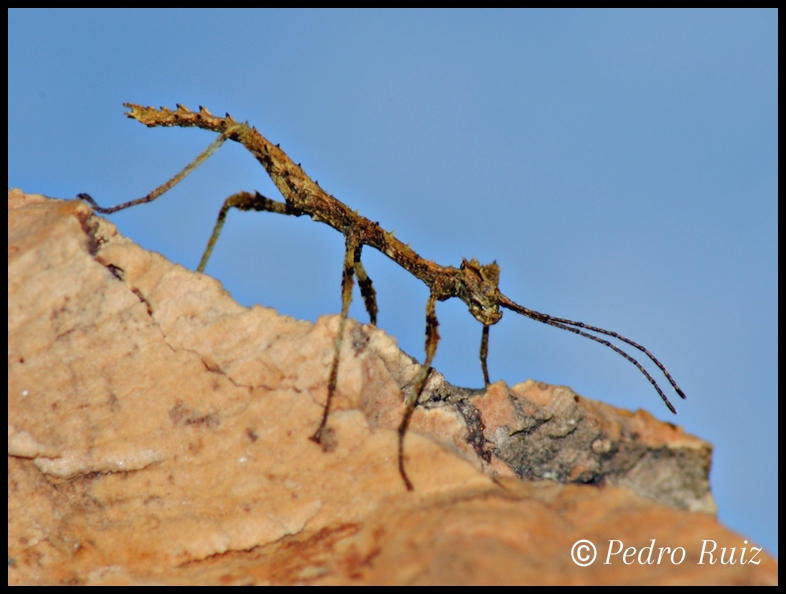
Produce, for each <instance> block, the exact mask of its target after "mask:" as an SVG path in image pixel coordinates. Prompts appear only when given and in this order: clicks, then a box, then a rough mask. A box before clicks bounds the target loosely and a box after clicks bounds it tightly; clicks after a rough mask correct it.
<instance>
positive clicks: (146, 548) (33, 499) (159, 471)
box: [8, 191, 777, 584]
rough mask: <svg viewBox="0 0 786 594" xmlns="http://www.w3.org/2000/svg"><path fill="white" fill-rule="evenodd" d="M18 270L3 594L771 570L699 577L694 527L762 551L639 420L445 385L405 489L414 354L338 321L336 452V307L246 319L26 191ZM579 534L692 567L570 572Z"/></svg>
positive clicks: (674, 436) (687, 456)
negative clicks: (310, 315)
mask: <svg viewBox="0 0 786 594" xmlns="http://www.w3.org/2000/svg"><path fill="white" fill-rule="evenodd" d="M8 267H9V268H8V295H9V301H8V332H9V334H8V336H9V339H8V373H9V376H8V377H9V379H8V454H9V458H8V477H9V478H8V519H9V533H8V538H9V540H8V555H9V578H8V579H9V584H35V583H47V584H69V583H73V584H99V583H102V584H110V583H117V584H121V583H135V584H139V583H171V584H176V583H177V584H186V583H188V584H195V583H200V584H206V583H211V584H243V583H286V584H290V583H478V584H480V583H631V582H639V583H774V582H776V581H777V564H776V563H775V562H774V561H773V560H772V559H770V558H765V557H764V555H763V554H760V555H759V557H758V558H759V559H761V560H762V561H761V563H760V564H759V565H741V564H739V563H737V564H734V565H724V566H722V567H721V566H720V564H716V565H714V566H711V565H708V564H705V565H697V564H696V561H697V559H699V556H698V555H699V553H700V551H701V546H702V543H701V540H702V539H714V540H715V541H716V542H717V547H718V551H719V550H720V548H721V547H723V546H726V547H737V550H738V554H739V549H740V547H742V546H748V547H750V546H753V545H752V544H747V545H744V544H742V541H743V539H742V538H741V537H739V536H737V535H734V534H733V533H730V532H729V531H728V530H726V529H725V528H723V527H722V526H720V525H719V524H718V523H717V521H716V520H715V518H714V517H713V516H712V515H710V514H707V513H696V510H702V511H705V512H706V511H712V509H714V508H713V504H712V499H711V495H710V494H709V489H708V483H707V481H706V473H707V471H708V468H709V458H710V453H711V449H710V447H709V445H708V444H706V443H705V442H702V441H701V440H698V439H697V438H694V437H691V436H687V435H685V434H684V433H683V432H682V430H681V429H679V428H677V427H673V426H671V425H666V424H662V423H658V422H657V421H655V420H654V419H652V418H651V417H649V415H647V414H646V413H642V412H641V411H639V412H637V413H628V412H626V411H620V410H617V409H613V408H612V407H609V406H607V405H603V404H601V403H596V402H593V401H589V400H587V399H584V398H581V397H579V396H576V395H575V394H573V393H572V392H570V391H569V390H568V389H567V388H560V387H554V386H546V385H542V384H536V383H534V382H527V383H525V384H522V385H519V386H514V387H513V388H510V389H508V388H507V387H506V386H505V385H504V384H503V383H501V382H499V383H497V384H494V385H493V386H491V387H490V388H489V390H488V391H471V390H466V389H463V388H458V387H455V386H451V385H450V384H448V383H447V382H445V381H444V378H442V376H441V375H440V374H438V373H432V375H431V377H430V379H429V384H428V389H427V390H426V391H425V392H424V395H423V398H422V404H421V406H420V407H418V409H417V410H416V412H415V414H414V415H413V419H412V425H411V427H412V429H411V431H410V433H409V434H408V435H407V439H406V448H405V451H406V463H407V470H408V473H409V475H410V478H411V479H412V481H413V483H414V485H415V487H416V490H415V492H413V493H409V492H407V491H406V490H405V488H404V485H403V482H402V480H401V477H400V476H399V474H398V470H397V459H396V451H397V441H396V433H395V427H396V426H397V425H398V422H399V419H400V416H401V414H402V411H403V396H402V392H406V391H407V390H408V389H410V387H411V383H412V380H413V378H414V377H415V375H416V373H417V371H418V369H419V366H418V364H417V362H416V361H413V359H411V358H410V357H408V356H407V355H405V354H404V353H402V352H401V351H400V350H399V349H398V347H397V345H396V343H395V340H393V339H392V338H390V337H389V336H387V335H385V334H384V333H383V332H381V331H379V330H377V329H375V328H373V327H369V326H364V325H361V324H358V323H356V322H354V321H351V320H350V322H349V323H348V326H347V332H348V336H349V340H347V341H345V343H344V344H345V347H344V349H343V350H342V354H341V363H340V368H339V381H338V389H337V394H336V400H335V404H334V407H333V412H332V413H331V415H330V420H329V428H330V437H331V439H330V440H329V444H328V445H329V447H327V448H323V447H321V446H319V445H317V444H315V443H314V442H312V441H310V440H309V439H308V437H309V436H310V435H312V434H313V432H314V431H315V429H316V427H317V426H318V424H319V420H320V417H321V414H322V407H323V405H324V402H325V396H326V382H327V377H328V374H329V367H330V363H331V360H332V356H333V341H334V336H335V332H336V330H337V328H338V318H337V317H336V316H325V317H323V318H320V319H319V320H318V321H317V323H316V324H311V323H308V322H302V321H297V320H294V319H292V318H289V317H286V316H279V315H278V314H277V313H276V312H275V311H273V310H271V309H268V308H264V307H259V306H256V307H253V308H250V309H249V308H244V307H242V306H240V305H238V304H237V303H235V302H234V301H233V300H232V298H231V297H230V296H229V294H228V293H226V291H224V290H223V289H222V287H221V285H220V283H218V282H217V281H216V280H214V279H212V278H210V277H208V276H204V275H201V274H196V273H192V272H189V271H187V270H185V269H183V268H181V267H179V266H176V265H173V264H171V263H170V262H168V261H167V260H165V259H164V258H163V257H161V256H160V255H158V254H155V253H151V252H147V251H145V250H143V249H142V248H140V247H139V246H137V245H136V244H134V243H133V242H132V241H130V240H128V239H126V238H123V237H122V236H121V235H120V234H119V233H118V232H117V230H116V229H115V227H114V226H113V225H112V224H111V223H109V222H107V221H105V220H104V219H101V218H99V217H96V216H94V215H93V213H92V211H91V210H90V209H89V208H88V207H87V206H85V205H84V204H81V203H79V202H73V201H54V200H49V199H46V198H44V197H43V196H36V195H24V194H22V193H21V192H19V191H9V216H8ZM516 475H519V476H522V477H524V478H528V479H543V478H549V479H552V480H551V481H547V482H543V481H540V482H523V481H521V480H519V479H517V478H514V477H515V476H516ZM554 481H561V482H563V483H570V482H573V483H591V485H584V484H573V485H562V484H558V483H557V482H554ZM614 485H625V487H617V486H614ZM628 487H631V488H633V489H635V491H636V492H638V493H639V494H637V493H636V492H634V491H633V490H631V489H630V488H628ZM640 495H644V496H645V497H647V499H644V498H642V497H641V496H640ZM664 503H665V504H668V505H663V504H664ZM689 510H693V511H689ZM579 538H588V539H591V540H592V539H594V540H595V542H596V543H598V545H599V548H602V546H603V543H604V542H606V541H608V540H609V539H614V538H616V539H621V540H622V541H624V543H625V545H626V546H636V547H642V546H646V545H648V544H649V542H650V540H651V539H653V538H655V539H657V545H656V546H661V545H662V546H671V547H672V548H673V547H675V546H684V547H685V548H686V550H687V557H686V560H685V561H684V562H683V563H682V564H681V565H678V566H672V565H671V564H667V565H664V564H663V563H661V564H660V565H642V566H639V565H625V564H624V563H623V562H622V560H621V556H618V557H616V559H619V560H618V561H615V562H613V563H612V564H611V565H603V564H602V563H601V562H599V561H596V563H595V564H594V565H593V566H591V567H588V568H580V567H578V566H576V565H575V564H573V563H572V562H571V561H570V549H571V546H572V544H573V542H575V540H577V539H579ZM716 555H717V553H716Z"/></svg>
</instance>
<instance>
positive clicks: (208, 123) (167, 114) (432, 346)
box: [78, 103, 685, 490]
mask: <svg viewBox="0 0 786 594" xmlns="http://www.w3.org/2000/svg"><path fill="white" fill-rule="evenodd" d="M125 106H126V107H128V108H130V110H131V111H130V112H127V114H126V115H128V117H130V118H133V119H136V120H137V121H139V122H141V123H143V124H145V125H146V126H148V127H151V128H152V127H155V126H164V127H168V126H180V127H183V128H190V127H197V128H202V129H204V130H210V131H213V132H218V133H219V136H218V138H216V140H214V141H213V142H212V143H211V144H210V146H208V148H207V149H205V150H204V151H203V152H202V153H201V154H200V155H199V156H197V158H196V159H194V160H193V161H192V162H191V163H190V164H189V165H187V166H186V167H185V169H183V170H182V171H181V172H180V173H178V174H177V175H176V176H174V177H173V178H172V179H170V180H169V181H167V182H166V183H164V184H163V185H161V186H159V187H158V188H156V189H155V190H153V191H152V192H151V193H150V194H148V195H147V196H144V197H142V198H138V199H136V200H131V201H129V202H124V203H123V204H119V205H117V206H113V207H110V208H102V207H100V206H98V204H96V202H95V200H93V198H91V197H90V196H89V195H87V194H79V196H78V198H80V199H82V200H85V201H87V202H89V203H90V204H91V205H92V206H93V208H94V209H95V210H96V211H97V212H100V213H105V214H111V213H113V212H117V211H119V210H122V209H124V208H128V207H130V206H135V205H137V204H143V203H145V202H151V201H152V200H155V199H156V198H158V197H159V196H161V195H162V194H163V193H165V192H166V191H167V190H169V189H171V188H172V187H173V186H174V185H175V184H177V183H179V182H180V181H182V180H183V178H185V177H186V176H187V175H188V174H189V173H191V172H192V171H193V170H194V169H196V168H197V167H199V165H201V164H202V163H203V162H204V161H205V160H206V159H207V158H208V157H210V155H212V154H213V153H214V152H215V151H216V150H218V148H219V147H220V146H221V145H222V144H223V143H224V142H225V141H226V140H234V141H236V142H239V143H241V144H242V145H243V146H245V147H246V149H248V150H249V151H250V152H251V153H252V154H253V155H254V156H255V157H256V158H257V160H258V161H259V162H260V163H261V164H262V166H263V167H264V168H265V171H267V173H268V175H269V176H270V178H271V179H272V180H273V183H274V184H275V185H276V187H277V188H278V190H279V191H280V192H281V194H282V196H283V197H284V202H278V201H276V200H272V199H270V198H266V197H265V196H262V195H261V194H260V193H259V192H255V193H254V194H251V193H250V192H238V193H237V194H233V195H232V196H230V197H229V198H227V199H226V200H225V201H224V205H223V206H222V207H221V210H220V211H219V214H218V220H217V221H216V225H215V227H214V229H213V233H212V235H211V236H210V240H209V241H208V244H207V248H206V249H205V253H204V255H203V256H202V260H201V262H200V263H199V266H198V268H197V270H198V271H199V272H203V271H204V269H205V266H206V265H207V261H208V259H209V258H210V255H211V253H212V252H213V247H214V246H215V243H216V240H217V239H218V236H219V235H220V233H221V229H222V227H223V226H224V220H225V219H226V215H227V212H228V211H229V209H231V208H237V209H238V210H255V211H267V212H275V213H279V214H286V215H292V216H297V217H299V216H301V215H304V214H305V215H308V216H310V217H311V218H312V219H313V220H315V221H319V222H321V223H325V224H327V225H330V226H331V227H333V228H334V229H336V230H338V231H339V232H341V233H342V235H344V239H345V243H346V251H345V253H344V267H343V274H342V279H341V295H342V297H341V317H340V322H339V330H338V334H337V336H336V341H335V350H334V355H333V364H332V366H331V370H330V378H329V380H328V394H327V402H326V403H325V408H324V410H323V414H322V421H321V422H320V424H319V427H318V428H317V430H316V432H315V433H314V435H312V436H311V439H312V440H313V441H315V442H317V443H322V440H323V435H324V431H325V428H326V425H327V420H328V415H329V413H330V404H331V401H332V399H333V395H334V393H335V391H336V380H337V377H338V362H339V353H340V351H341V345H342V342H343V337H344V328H345V326H346V320H347V315H348V312H349V305H350V302H351V300H352V286H353V283H354V278H355V276H357V279H358V284H359V287H360V294H361V296H362V297H363V301H364V303H365V306H366V310H367V311H368V314H369V317H370V320H371V323H372V324H376V320H377V303H376V292H375V291H374V287H373V286H372V283H371V279H370V278H369V277H368V275H367V274H366V271H365V269H364V268H363V264H362V263H361V261H360V256H361V250H362V249H363V246H364V245H367V246H370V247H373V248H375V249H377V250H379V251H380V252H382V253H383V254H385V255H386V256H388V257H389V258H390V259H391V260H393V261H394V262H396V263H397V264H398V265H399V266H401V267H402V268H404V269H405V270H407V271H408V272H410V273H411V274H412V275H413V276H415V277H417V278H419V279H420V280H421V281H423V282H424V283H425V284H426V286H428V288H429V291H430V295H429V298H428V301H427V302H426V359H425V361H424V362H423V365H422V366H421V368H420V372H419V373H418V376H417V378H416V380H415V382H414V386H413V390H412V392H411V394H410V395H409V396H408V397H406V398H405V409H404V414H403V417H402V420H401V423H400V425H399V428H398V467H399V472H400V474H401V477H402V478H403V480H404V484H405V485H406V487H407V489H408V490H412V489H413V486H412V483H411V481H410V480H409V477H408V476H407V473H406V469H405V468H404V437H405V435H406V432H407V427H408V425H409V421H410V418H411V417H412V413H413V411H414V410H415V407H416V406H417V403H418V399H419V398H420V395H421V392H422V391H423V387H424V386H425V384H426V379H427V378H428V374H429V372H430V370H431V363H432V361H433V360H434V355H435V353H436V350H437V343H438V342H439V334H438V332H437V326H438V325H439V324H438V322H437V314H436V302H437V301H445V300H446V299H450V298H451V297H458V298H459V299H461V300H462V301H464V303H466V304H467V306H468V308H469V311H470V313H471V314H472V315H473V316H474V317H475V319H477V320H478V321H479V322H480V323H481V324H482V325H483V332H482V336H481V344H480V364H481V369H482V372H483V379H484V381H485V383H486V385H488V384H489V383H490V381H489V373H488V366H487V364H486V359H487V356H488V341H489V327H490V326H492V325H494V324H496V323H497V322H498V321H499V320H500V319H501V318H502V311H501V310H500V308H503V307H504V308H506V309H509V310H511V311H514V312H516V313H519V314H521V315H524V316H527V317H528V318H532V319H533V320H537V321H538V322H542V323H544V324H549V325H550V326H554V327H556V328H561V329H562V330H567V331H569V332H573V333H575V334H579V335H581V336H584V337H585V338H589V339H590V340H594V341H595V342H599V343H600V344H602V345H604V346H607V347H609V348H610V349H612V350H613V351H615V352H616V353H617V354H619V355H621V356H622V357H625V358H626V359H627V360H628V361H629V362H631V363H632V364H633V365H635V366H636V368H637V369H638V370H639V371H640V372H641V373H642V374H643V375H644V377H646V378H647V380H649V382H650V383H651V384H652V385H653V386H654V388H655V390H656V391H657V392H658V394H659V395H660V397H661V399H663V402H664V403H665V404H666V406H667V407H668V408H669V410H671V412H673V413H676V412H677V411H676V409H675V408H674V406H673V405H672V404H671V402H670V401H669V399H668V397H667V396H666V394H665V393H664V392H663V390H662V389H661V388H660V386H659V385H658V383H657V382H656V381H655V379H654V378H653V377H652V376H651V375H650V374H649V372H648V371H647V370H646V369H644V367H642V365H641V364H640V363H639V362H638V361H637V360H636V359H634V358H633V357H631V356H630V355H629V354H628V353H626V352H625V351H624V350H622V349H621V348H620V347H618V346H617V345H615V344H613V343H611V342H610V341H609V340H606V339H605V338H602V337H601V336H608V337H611V338H614V339H617V340H619V341H620V342H623V343H625V344H627V345H629V346H631V347H633V348H635V349H638V350H639V351H641V352H642V353H644V354H645V355H646V356H647V358H649V359H650V360H651V361H652V362H653V363H654V364H655V365H656V366H657V367H658V369H660V371H661V372H662V373H663V375H664V376H665V377H666V379H667V380H668V381H669V383H670V384H671V385H672V387H673V388H674V390H675V391H676V392H677V394H679V396H680V397H682V398H683V399H684V398H685V394H684V393H683V392H682V390H681V389H680V388H679V387H678V386H677V384H676V383H675V382H674V380H673V379H672V377H671V375H669V372H668V371H666V368H665V367H664V366H663V365H662V364H661V362H660V361H658V360H657V359H656V358H655V357H654V356H653V355H652V353H650V352H649V351H648V350H647V349H646V348H645V347H643V346H642V345H640V344H638V343H635V342H633V341H632V340H629V339H627V338H625V337H624V336H622V335H620V334H617V333H616V332H611V331H609V330H604V329H603V328H598V327H596V326H590V325H589V324H584V323H583V322H576V321H573V320H568V319H565V318H558V317H555V316H550V315H548V314H543V313H539V312H537V311H533V310H531V309H528V308H526V307H524V306H522V305H519V304H518V303H516V302H514V301H512V300H510V299H508V298H507V297H505V295H503V294H502V293H501V292H500V290H499V272H500V270H499V266H498V265H497V264H496V262H492V263H491V264H485V265H483V264H480V262H478V261H477V260H475V259H474V258H473V259H472V260H466V259H465V260H463V261H462V263H461V266H460V267H459V268H456V267H454V266H441V265H439V264H437V263H436V262H432V261H430V260H426V259H425V258H422V257H421V256H419V255H418V254H417V253H416V252H415V251H414V250H413V249H412V248H411V247H409V245H408V244H404V243H403V242H401V241H400V240H398V239H397V238H396V237H394V236H393V234H392V233H388V232H387V231H385V230H384V229H382V228H381V227H380V226H379V223H375V222H373V221H370V220H369V219H366V218H364V217H362V216H361V215H359V214H358V213H357V212H355V211H353V210H351V209H350V208H349V207H348V206H346V205H345V204H344V203H342V202H340V201H339V200H338V199H336V198H335V197H333V196H331V195H330V194H328V193H327V192H325V191H324V190H323V189H322V188H320V187H319V185H318V184H317V183H316V182H314V181H313V180H312V179H311V178H310V177H309V176H308V175H306V173H305V172H304V171H303V169H302V168H301V167H300V166H299V165H296V164H295V163H294V162H293V161H292V160H291V159H290V158H289V157H288V156H287V155H286V153H284V151H283V150H281V148H280V147H279V146H278V145H273V144H271V143H270V142H269V141H268V140H267V139H266V138H265V137H264V136H262V135H261V134H260V133H259V132H258V131H257V130H256V129H255V128H252V127H251V126H249V125H248V124H247V123H238V122H237V121H235V120H234V119H233V118H232V117H230V116H229V114H227V115H226V117H223V118H219V117H216V116H214V115H213V114H211V113H210V112H209V111H208V110H206V109H204V108H202V107H200V108H199V111H198V112H192V111H189V110H188V109H186V108H185V107H183V106H182V105H178V106H177V109H176V110H171V109H168V108H166V107H162V108H161V109H155V108H153V107H143V106H140V105H135V104H132V103H126V104H125ZM597 335H601V336H597Z"/></svg>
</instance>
